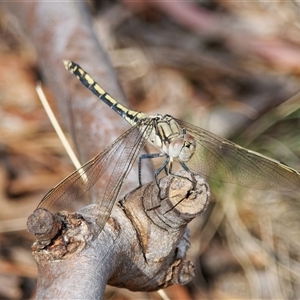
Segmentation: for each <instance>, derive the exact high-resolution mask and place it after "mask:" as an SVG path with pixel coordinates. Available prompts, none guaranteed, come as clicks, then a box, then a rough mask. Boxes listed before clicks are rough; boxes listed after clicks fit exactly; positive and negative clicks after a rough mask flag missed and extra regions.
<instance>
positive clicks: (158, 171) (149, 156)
mask: <svg viewBox="0 0 300 300" xmlns="http://www.w3.org/2000/svg"><path fill="white" fill-rule="evenodd" d="M163 156H166V154H165V153H152V154H142V155H141V156H140V157H139V166H138V170H139V185H140V186H141V185H142V159H152V158H157V157H163ZM166 160H167V159H166ZM168 162H169V161H167V163H166V161H165V162H164V163H163V165H162V166H161V167H160V168H159V169H158V170H157V171H156V172H155V174H154V178H155V181H156V184H157V186H158V181H157V176H158V174H159V173H160V172H161V170H162V169H165V171H166V174H168V173H167V169H166V165H167V164H168Z"/></svg>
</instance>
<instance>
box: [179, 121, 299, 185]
mask: <svg viewBox="0 0 300 300" xmlns="http://www.w3.org/2000/svg"><path fill="white" fill-rule="evenodd" d="M176 121H177V122H178V124H179V125H180V126H181V127H182V128H186V130H187V132H189V133H190V134H191V135H192V136H193V137H194V138H195V140H196V143H197V146H196V152H195V154H194V155H193V156H192V158H191V159H190V161H189V162H187V163H186V165H187V166H188V168H189V169H190V170H191V171H193V172H196V173H201V174H203V175H206V176H208V177H211V178H214V179H217V180H220V181H224V182H231V183H235V184H238V185H241V186H245V187H250V188H256V189H263V190H276V191H291V190H293V191H298V190H299V189H300V173H299V172H298V171H296V170H294V169H292V168H290V167H288V166H286V165H284V164H282V163H280V162H279V161H276V160H274V159H272V158H268V157H267V156H264V155H261V154H259V153H257V152H254V151H251V150H248V149H246V148H243V147H241V146H238V145H237V144H235V143H233V142H231V141H229V140H226V139H223V138H220V137H218V136H217V135H214V134H212V133H211V132H209V131H206V130H204V129H202V128H200V127H197V126H195V125H192V124H189V123H187V122H183V121H181V120H177V119H176Z"/></svg>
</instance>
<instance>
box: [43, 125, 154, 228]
mask: <svg viewBox="0 0 300 300" xmlns="http://www.w3.org/2000/svg"><path fill="white" fill-rule="evenodd" d="M143 130H144V132H141V131H140V130H139V128H138V127H137V126H134V127H131V128H130V129H129V130H127V131H126V132H125V133H124V134H123V135H121V136H120V137H119V138H118V139H117V140H116V141H115V142H114V143H113V144H112V145H111V146H109V147H108V148H106V149H105V150H104V151H102V152H101V153H99V154H98V155H96V156H95V157H94V158H93V159H91V160H90V161H88V162H87V163H86V164H84V165H83V166H82V167H81V168H79V169H77V170H75V171H74V172H73V173H71V174H70V175H69V176H68V177H66V178H65V179H64V180H62V181H61V182H60V183H59V184H58V185H56V186H55V187H54V188H53V189H52V190H50V191H49V192H48V193H47V194H46V196H45V197H44V198H43V199H42V200H41V202H40V204H39V205H38V208H45V209H47V210H49V211H51V212H55V211H58V210H61V209H63V208H65V207H67V206H68V205H70V204H71V203H72V202H74V201H75V200H76V199H78V198H79V197H81V196H82V195H83V194H85V193H86V192H87V191H88V190H89V189H90V188H91V187H92V186H93V185H94V184H95V183H96V181H97V180H99V179H100V177H101V176H102V175H103V174H104V172H105V171H106V170H107V169H108V168H111V166H114V167H113V168H114V169H113V171H112V173H111V177H110V179H109V182H108V185H107V188H106V190H105V193H104V197H101V199H100V200H99V201H98V202H97V204H98V205H99V208H100V209H99V211H101V214H102V216H99V217H98V220H99V223H100V224H98V225H99V226H100V227H102V228H103V226H104V225H105V223H106V221H107V219H108V218H109V216H110V213H111V210H112V208H113V206H114V204H115V202H116V199H117V196H118V193H119V191H120V189H121V187H122V185H123V182H124V180H125V177H126V176H127V175H128V173H129V171H130V169H131V167H132V165H133V163H134V161H135V159H136V157H137V155H138V153H139V151H140V149H141V148H142V147H143V146H144V144H145V142H146V139H147V137H148V135H149V133H150V131H151V126H150V125H149V126H148V127H145V128H144V129H143ZM102 228H100V230H101V229H102Z"/></svg>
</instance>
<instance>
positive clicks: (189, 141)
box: [179, 134, 196, 162]
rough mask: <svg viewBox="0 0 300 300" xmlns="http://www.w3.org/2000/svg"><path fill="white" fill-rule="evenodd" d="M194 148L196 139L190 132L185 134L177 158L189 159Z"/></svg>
mask: <svg viewBox="0 0 300 300" xmlns="http://www.w3.org/2000/svg"><path fill="white" fill-rule="evenodd" d="M195 150H196V141H195V139H194V138H193V137H192V136H191V135H190V134H185V136H184V143H183V145H182V148H181V151H180V154H179V159H180V160H181V161H184V162H186V161H189V160H190V159H191V157H192V156H193V154H194V152H195Z"/></svg>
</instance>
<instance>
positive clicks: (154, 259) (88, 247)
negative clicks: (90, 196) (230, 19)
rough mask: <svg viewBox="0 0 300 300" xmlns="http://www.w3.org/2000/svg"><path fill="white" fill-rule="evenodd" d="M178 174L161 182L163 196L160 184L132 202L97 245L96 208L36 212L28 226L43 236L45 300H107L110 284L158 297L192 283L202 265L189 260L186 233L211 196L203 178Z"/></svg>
mask: <svg viewBox="0 0 300 300" xmlns="http://www.w3.org/2000/svg"><path fill="white" fill-rule="evenodd" d="M177 175H179V176H172V175H170V176H167V177H165V178H162V179H161V180H160V183H159V187H160V189H161V192H160V193H159V189H158V187H157V185H156V183H154V182H153V183H149V184H147V185H144V186H142V187H140V188H138V189H136V190H135V191H133V192H131V193H130V194H129V195H127V196H126V197H125V198H124V199H123V200H122V201H120V203H119V204H118V206H117V207H116V208H115V209H114V211H113V213H112V216H111V218H110V219H109V221H108V222H107V224H106V226H105V227H104V230H103V231H102V232H101V233H100V235H99V236H96V238H95V236H93V235H94V228H93V226H94V223H93V216H92V214H91V212H92V211H93V206H94V205H90V206H87V207H85V208H84V209H82V210H80V211H79V212H77V213H73V214H70V213H67V212H60V213H58V214H56V215H54V216H52V215H51V214H50V215H48V216H47V217H46V218H45V215H46V214H49V212H45V211H44V210H37V211H35V213H34V214H33V215H32V216H30V218H29V220H28V227H29V228H30V229H31V230H32V231H33V233H34V234H35V235H36V237H37V241H36V242H35V244H34V245H33V253H34V257H35V259H36V261H37V263H38V268H39V278H38V294H37V297H38V298H40V299H44V298H50V299H54V298H72V299H73V298H78V299H83V298H85V299H87V298H93V299H96V298H97V299H99V298H101V296H102V295H103V293H104V288H105V285H106V283H108V284H110V285H114V286H118V287H125V288H127V289H130V290H133V291H137V290H141V291H153V290H157V289H160V288H163V287H166V286H169V285H171V284H185V283H187V282H189V281H190V280H191V279H192V278H193V276H194V266H193V264H192V263H191V262H189V261H186V260H185V259H184V258H185V253H186V251H187V249H188V248H189V245H190V244H189V241H188V230H187V227H186V226H187V224H188V223H189V222H190V221H191V220H192V219H193V218H195V217H196V216H197V215H199V214H201V213H203V212H204V211H205V209H206V207H207V205H208V201H209V195H210V192H209V188H208V185H207V184H206V182H205V181H204V180H203V179H202V178H201V177H200V176H198V175H197V176H192V175H191V174H190V173H187V172H185V171H181V172H180V173H179V174H177ZM159 194H160V195H159ZM161 198H163V200H161ZM39 215H41V216H42V218H39ZM45 219H47V220H51V221H50V222H49V221H45V222H43V225H45V224H47V226H48V228H47V229H45V230H44V231H43V230H41V220H45ZM49 224H50V225H49ZM49 233H50V235H49ZM54 233H56V234H54ZM51 236H52V237H51Z"/></svg>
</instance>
